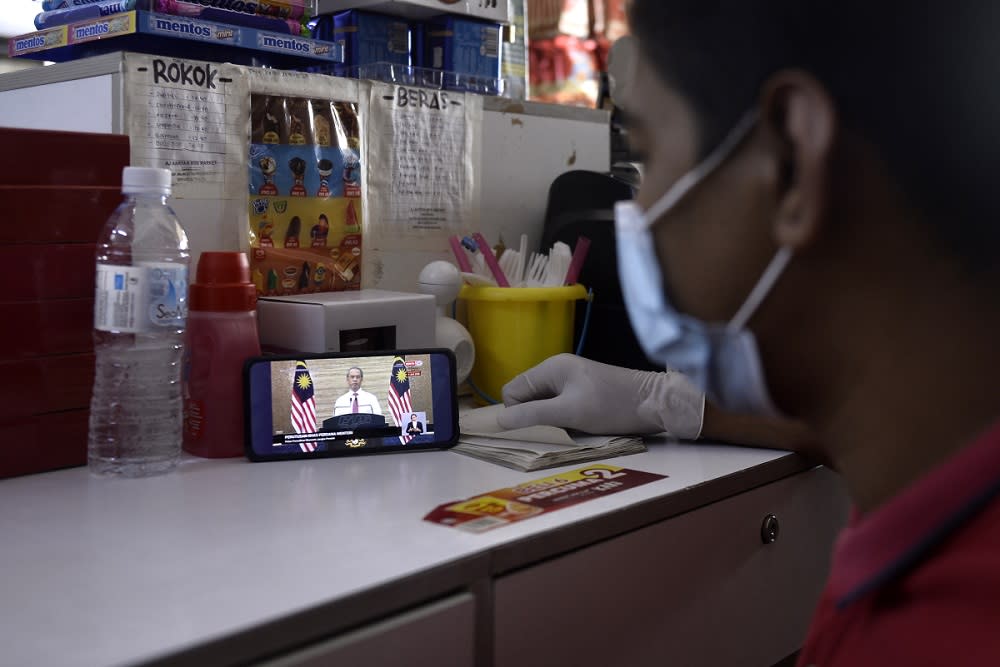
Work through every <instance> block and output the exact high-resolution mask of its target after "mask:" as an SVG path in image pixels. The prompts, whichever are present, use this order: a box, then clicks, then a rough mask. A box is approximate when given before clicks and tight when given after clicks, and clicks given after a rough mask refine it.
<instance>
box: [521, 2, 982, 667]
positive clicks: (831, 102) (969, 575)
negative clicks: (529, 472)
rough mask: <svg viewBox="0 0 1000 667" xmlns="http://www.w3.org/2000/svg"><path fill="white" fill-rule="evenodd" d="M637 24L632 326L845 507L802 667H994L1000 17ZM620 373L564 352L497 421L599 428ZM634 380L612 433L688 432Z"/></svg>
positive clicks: (863, 10) (918, 9)
mask: <svg viewBox="0 0 1000 667" xmlns="http://www.w3.org/2000/svg"><path fill="white" fill-rule="evenodd" d="M630 13H631V23H632V26H633V31H634V32H635V35H636V38H637V40H638V57H637V65H636V68H635V73H634V75H635V80H634V82H633V85H632V86H631V89H632V90H633V91H634V99H632V100H629V101H628V103H627V106H626V109H627V111H628V112H629V114H630V117H631V118H630V138H631V141H632V142H633V145H634V147H636V148H638V149H640V150H642V152H643V153H644V154H645V180H644V183H643V186H642V189H641V191H640V193H639V195H638V198H637V201H636V202H635V203H624V204H621V205H620V206H619V208H618V210H617V211H616V213H617V215H616V219H617V221H616V231H617V244H618V252H619V260H620V261H619V266H620V268H621V270H622V282H623V285H622V286H623V292H624V295H625V299H626V305H627V307H628V309H629V313H630V316H631V318H632V321H633V325H634V328H635V329H636V333H637V335H638V337H639V339H640V341H641V343H642V344H643V347H644V349H645V351H646V352H647V354H649V355H650V356H651V357H653V358H655V359H657V360H659V361H662V362H664V363H665V364H666V365H667V366H668V367H673V368H677V369H679V370H681V371H683V372H684V373H686V374H688V375H689V376H690V378H691V381H692V383H693V384H694V385H695V386H696V387H698V388H699V389H703V390H704V391H705V392H706V394H707V396H708V398H709V400H710V401H713V402H715V403H717V404H718V405H719V406H720V407H722V408H725V409H727V410H733V411H736V412H751V413H753V414H756V415H772V416H773V415H785V416H788V417H792V418H796V419H800V420H802V421H804V422H805V423H806V424H807V426H808V427H809V428H810V429H811V431H812V432H814V433H816V434H817V436H818V438H817V442H818V447H819V448H820V453H821V454H822V455H823V456H824V457H826V458H827V459H829V461H830V462H831V463H832V464H833V465H834V466H835V467H836V469H837V470H839V471H840V472H841V474H842V475H843V478H844V480H845V483H846V484H847V487H848V489H849V491H850V493H851V496H852V498H853V500H854V502H855V505H856V510H855V512H854V515H853V516H852V519H851V522H850V524H849V526H848V527H847V528H846V529H845V530H844V532H843V534H842V535H841V537H840V539H839V540H838V542H837V545H836V547H835V551H834V554H833V562H832V569H831V574H830V578H829V581H828V584H827V588H826V590H825V592H824V594H823V597H822V599H821V601H820V603H819V607H818V609H817V612H816V615H815V617H814V620H813V624H812V628H811V629H810V632H809V636H808V638H807V639H806V641H805V647H804V649H803V651H802V655H801V657H800V664H802V665H810V664H817V665H850V666H851V667H854V666H858V665H862V666H863V665H973V664H974V665H982V664H1000V633H998V632H997V628H998V627H1000V565H998V563H1000V421H998V420H1000V394H998V393H997V392H996V390H995V386H996V378H997V377H998V376H1000V355H997V354H996V352H995V346H996V343H995V341H994V339H995V336H996V331H998V330H1000V298H998V294H1000V290H998V287H1000V263H998V262H996V261H995V260H994V256H995V254H996V253H997V250H998V249H1000V222H998V219H1000V216H998V214H1000V196H998V195H997V193H996V192H995V188H996V186H995V185H994V183H993V180H994V179H995V177H996V175H997V174H998V173H1000V120H998V119H1000V87H998V86H997V85H996V82H997V81H1000V42H998V41H997V39H996V36H997V35H998V34H1000V4H998V3H994V2H975V1H970V2H957V3H956V2H944V1H943V0H927V1H926V2H921V3H894V2H872V1H871V0H864V1H862V0H837V1H836V2H833V1H831V0H814V1H812V2H801V1H800V0H770V1H765V0H714V1H706V0H634V2H633V3H632V5H631V9H630ZM613 373H619V374H624V373H630V372H628V371H624V370H621V369H614V371H613V372H612V371H611V370H608V369H607V367H604V366H601V365H596V364H593V363H592V362H586V361H577V360H574V359H572V358H569V357H560V358H557V359H554V360H550V361H549V362H546V363H545V364H543V365H542V366H540V367H538V368H536V369H532V370H531V371H529V372H528V373H526V374H524V375H523V376H521V377H518V378H515V379H514V380H513V381H512V382H511V383H510V384H509V385H508V387H506V388H505V402H506V403H507V404H508V405H509V406H510V407H509V408H508V410H507V411H506V412H507V414H505V415H503V416H502V417H501V426H505V427H508V428H509V427H511V426H513V425H520V424H524V423H526V422H530V421H532V420H538V421H548V422H549V423H559V422H562V423H567V422H570V421H573V420H581V419H582V420H587V419H589V418H590V417H589V416H588V415H586V414H584V413H585V412H586V411H587V410H593V409H595V406H598V405H601V404H602V400H601V398H602V396H598V397H597V398H595V394H600V392H601V390H600V389H599V388H598V387H599V386H601V383H599V382H594V381H593V379H594V378H595V377H598V376H604V375H605V374H607V375H608V377H611V376H612V375H613ZM617 377H625V376H624V375H621V376H617ZM628 377H629V378H630V380H628V381H621V382H619V383H617V384H616V385H615V386H614V387H613V391H611V392H608V393H607V399H608V400H609V401H611V400H620V403H621V405H629V404H635V405H637V406H638V407H637V408H636V409H635V410H634V411H631V412H630V411H627V410H624V409H623V410H622V411H621V413H619V414H615V415H612V417H613V421H614V422H615V423H614V427H616V428H620V429H621V430H635V431H646V430H651V429H653V428H655V427H656V426H657V425H659V426H661V427H662V428H664V429H666V430H668V431H672V432H674V433H675V434H677V435H683V434H684V433H685V432H694V431H696V430H697V419H696V416H697V414H698V406H697V401H692V399H691V395H692V391H691V386H690V385H688V384H686V383H685V382H684V381H682V378H683V376H682V375H681V374H680V373H663V374H650V375H628ZM581 386H582V387H584V388H583V389H580V388H579V387H581ZM615 392H617V393H619V394H624V395H625V396H626V398H625V399H624V400H621V399H618V398H617V397H614V394H615ZM694 393H695V394H697V392H694ZM675 415H676V417H677V419H676V421H677V422H678V424H679V427H674V426H673V423H674V421H675ZM602 416H603V415H602ZM708 416H709V414H708V412H706V413H705V417H706V422H705V426H706V432H707V430H708V429H707V426H708ZM504 420H510V422H509V423H504ZM678 431H680V432H678Z"/></svg>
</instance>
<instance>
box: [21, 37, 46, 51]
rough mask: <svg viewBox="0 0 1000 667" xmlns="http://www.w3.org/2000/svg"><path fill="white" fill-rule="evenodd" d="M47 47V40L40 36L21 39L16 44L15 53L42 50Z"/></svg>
mask: <svg viewBox="0 0 1000 667" xmlns="http://www.w3.org/2000/svg"><path fill="white" fill-rule="evenodd" d="M43 46H45V38H44V37H40V36H38V35H36V36H34V37H28V38H25V39H19V40H17V41H16V42H14V51H27V50H28V49H40V48H42V47H43Z"/></svg>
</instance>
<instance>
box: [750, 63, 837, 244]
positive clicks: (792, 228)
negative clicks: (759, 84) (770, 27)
mask: <svg viewBox="0 0 1000 667" xmlns="http://www.w3.org/2000/svg"><path fill="white" fill-rule="evenodd" d="M761 119H762V123H763V124H765V125H766V127H767V131H768V134H769V135H770V136H771V137H772V138H773V139H774V141H775V142H776V146H777V154H778V156H779V157H778V159H780V160H781V164H779V165H778V167H779V170H778V174H779V179H778V183H777V186H778V188H777V192H776V195H777V197H778V201H777V207H776V208H777V212H776V215H775V219H774V237H775V242H776V243H778V245H782V246H789V247H791V248H793V249H802V248H805V247H807V246H809V245H810V244H812V243H813V242H814V241H815V240H816V238H817V237H818V236H819V234H820V231H821V229H822V226H823V224H824V222H825V219H826V214H827V211H828V210H829V209H828V205H829V197H830V165H831V163H832V153H833V145H834V140H835V136H836V129H837V113H836V109H835V108H834V105H833V100H832V99H831V98H830V95H829V93H827V91H826V89H825V88H824V87H823V86H822V85H821V84H820V83H819V82H818V81H817V80H816V79H815V78H813V77H812V76H811V75H810V74H808V73H806V72H802V71H798V70H790V71H783V72H779V73H777V74H775V75H774V76H773V77H771V79H770V80H768V82H767V84H766V85H765V86H764V89H763V93H762V96H761Z"/></svg>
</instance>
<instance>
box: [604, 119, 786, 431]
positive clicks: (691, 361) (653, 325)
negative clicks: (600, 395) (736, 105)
mask: <svg viewBox="0 0 1000 667" xmlns="http://www.w3.org/2000/svg"><path fill="white" fill-rule="evenodd" d="M756 120H757V115H756V113H753V112H751V113H748V114H747V115H745V116H744V117H743V118H742V119H741V120H740V122H739V123H738V124H737V126H736V127H735V128H733V130H732V131H731V132H730V133H729V134H728V135H727V136H726V138H725V140H723V142H722V143H721V144H720V145H719V146H718V147H717V148H716V149H715V150H714V151H712V153H711V154H710V155H709V156H708V157H707V158H706V159H705V160H704V161H702V162H701V163H700V164H698V165H697V166H696V167H695V168H694V169H692V170H691V171H689V172H688V173H687V174H685V175H684V176H683V177H682V178H681V179H680V180H679V181H677V182H676V183H675V184H674V185H673V186H672V187H671V188H670V189H669V190H667V192H666V193H665V194H664V195H663V196H662V197H661V198H660V199H659V201H657V202H656V203H655V204H654V205H653V206H652V207H650V209H649V210H648V211H646V212H645V213H644V212H643V210H642V208H640V206H639V205H638V204H637V203H636V202H634V201H623V202H618V204H617V206H616V207H615V237H616V245H617V249H618V272H619V275H620V277H621V283H622V293H623V295H624V297H625V305H626V307H627V309H628V314H629V318H630V319H631V321H632V328H633V329H634V330H635V333H636V336H637V337H638V339H639V344H640V345H641V346H642V349H643V351H644V352H645V353H646V356H647V357H649V358H650V359H651V360H653V361H657V362H660V363H663V364H665V365H666V366H667V367H668V368H671V369H674V370H677V371H680V372H682V373H684V374H685V375H687V376H688V377H690V378H691V379H692V380H693V381H694V382H695V383H696V384H697V385H698V386H700V387H701V388H702V390H703V391H704V392H705V394H706V395H707V396H708V398H709V399H711V400H712V401H713V402H715V403H716V404H717V405H718V406H719V407H721V408H723V409H726V410H731V411H734V412H742V413H753V414H770V415H775V414H778V411H777V410H776V408H775V406H774V404H773V403H772V402H771V398H770V395H769V394H768V390H767V383H766V381H765V379H764V369H763V366H762V365H761V360H760V352H759V351H758V349H757V341H756V339H755V338H754V335H753V333H751V332H750V330H749V329H747V326H746V325H747V321H748V320H749V319H750V317H751V316H752V315H753V314H754V311H756V310H757V307H758V306H760V304H761V302H762V301H763V300H764V298H765V297H766V296H767V294H768V292H770V290H771V288H772V287H773V286H774V283H775V282H776V281H777V280H778V278H779V277H780V276H781V273H782V271H784V269H785V266H787V264H788V261H789V260H790V259H791V257H792V252H791V249H789V248H787V247H783V248H781V249H779V250H778V252H777V254H776V255H775V257H774V259H773V260H772V261H771V263H770V264H769V265H768V267H767V269H766V270H765V271H764V274H763V275H762V276H761V278H760V280H759V281H758V282H757V285H756V286H755V287H754V288H753V290H751V292H750V294H749V295H748V296H747V298H746V301H745V302H744V303H743V306H742V307H741V308H740V309H739V311H737V313H736V315H734V316H733V318H732V320H730V321H729V323H728V324H727V323H708V322H702V321H701V320H698V319H696V318H694V317H691V316H690V315H686V314H684V313H680V312H678V311H677V309H676V308H674V307H673V306H672V305H671V304H670V301H669V300H668V299H667V297H666V295H665V294H664V283H663V277H662V273H661V271H660V264H659V261H658V260H657V257H656V248H655V243H654V239H653V232H652V225H653V223H655V222H656V221H657V220H659V219H660V218H662V217H663V216H664V215H666V214H667V213H668V212H669V211H670V210H672V209H673V208H674V207H675V206H676V205H677V203H678V202H679V201H681V200H682V199H683V198H684V196H685V195H686V194H688V192H690V191H691V189H692V188H694V187H695V186H696V185H698V183H700V182H701V181H702V180H704V179H705V177H706V176H708V175H709V174H711V173H712V172H713V171H715V169H716V168H718V166H719V165H720V164H722V163H723V162H725V160H726V159H727V158H728V157H729V156H730V155H732V153H733V151H735V149H736V147H737V146H739V144H740V143H741V142H742V141H743V139H744V138H745V137H746V136H747V134H748V133H749V132H750V130H751V129H752V128H753V126H754V124H755V123H756ZM719 270H725V268H724V267H719Z"/></svg>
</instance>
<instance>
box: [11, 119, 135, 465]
mask: <svg viewBox="0 0 1000 667" xmlns="http://www.w3.org/2000/svg"><path fill="white" fill-rule="evenodd" d="M0 145H2V146H3V147H4V155H5V156H7V159H5V160H2V161H0V201H2V202H3V208H4V215H3V216H2V217H0V266H3V267H4V272H3V273H4V276H5V277H6V278H7V280H6V281H5V282H4V286H3V290H2V291H0V321H2V322H4V324H5V326H4V327H3V328H2V329H3V331H2V333H0V374H2V377H3V378H4V381H3V383H2V384H0V478H2V477H10V476H13V475H23V474H27V473H32V472H42V471H44V470H51V469H54V468H62V467H66V466H73V465H82V464H84V463H86V459H87V420H88V413H89V406H90V393H91V389H92V385H93V377H94V355H93V338H92V330H93V309H94V260H95V256H94V255H95V245H94V244H95V243H96V241H97V239H98V237H99V236H100V233H101V230H102V229H103V228H104V224H105V222H106V221H107V219H108V217H109V216H110V215H111V212H112V211H114V209H115V207H116V206H118V204H119V202H121V199H122V196H121V178H122V169H124V168H125V167H126V166H127V165H128V163H129V141H128V137H127V136H124V135H109V134H84V133H70V132H49V131H39V130H21V129H9V128H0Z"/></svg>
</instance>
